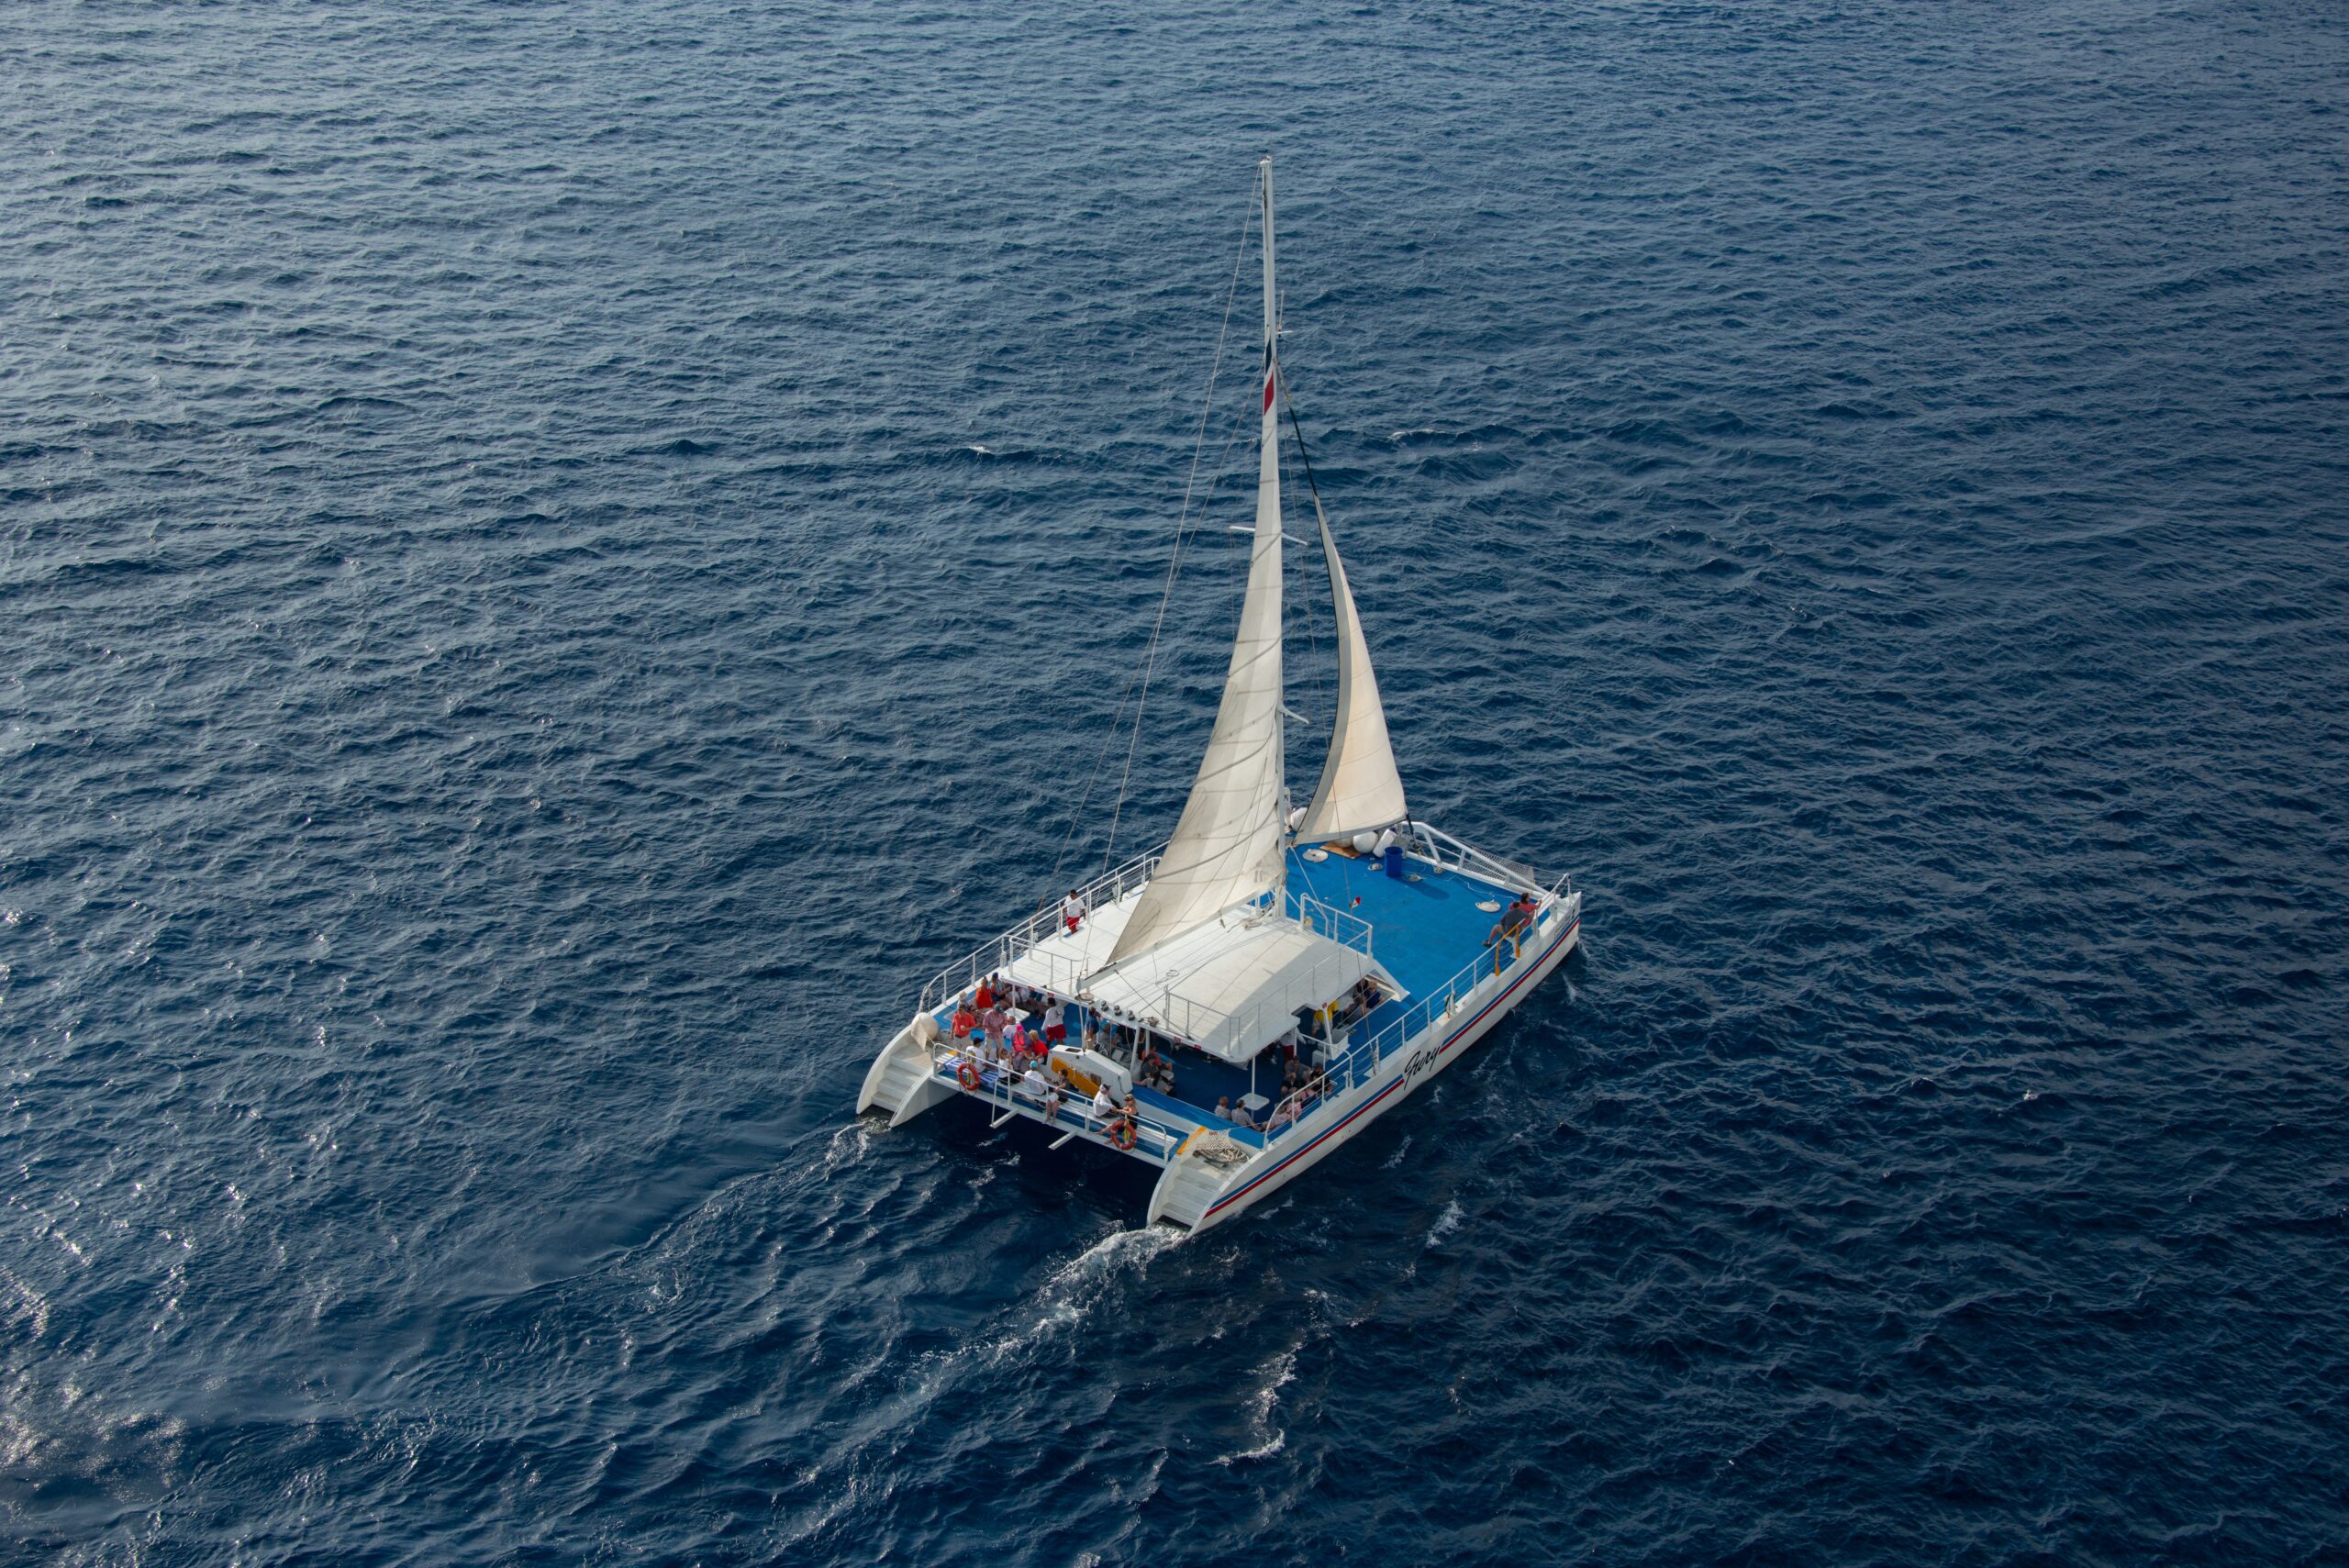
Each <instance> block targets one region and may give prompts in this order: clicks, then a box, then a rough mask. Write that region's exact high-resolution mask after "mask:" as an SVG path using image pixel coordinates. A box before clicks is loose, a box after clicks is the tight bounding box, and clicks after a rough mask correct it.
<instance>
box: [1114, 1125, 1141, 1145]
mask: <svg viewBox="0 0 2349 1568" xmlns="http://www.w3.org/2000/svg"><path fill="white" fill-rule="evenodd" d="M1140 1141H1141V1133H1140V1132H1139V1131H1137V1130H1136V1129H1135V1128H1134V1124H1133V1121H1132V1119H1131V1118H1128V1117H1119V1118H1118V1124H1117V1125H1116V1126H1115V1127H1112V1128H1111V1129H1109V1147H1110V1148H1112V1149H1131V1148H1132V1147H1133V1146H1134V1145H1135V1144H1136V1143H1138V1142H1140Z"/></svg>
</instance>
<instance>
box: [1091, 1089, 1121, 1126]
mask: <svg viewBox="0 0 2349 1568" xmlns="http://www.w3.org/2000/svg"><path fill="white" fill-rule="evenodd" d="M1117 1114H1118V1102H1117V1101H1115V1100H1113V1099H1111V1098H1110V1097H1109V1085H1108V1083H1107V1082H1106V1081H1105V1082H1104V1083H1103V1084H1101V1086H1100V1087H1099V1088H1097V1089H1096V1090H1094V1091H1093V1119H1094V1120H1096V1121H1108V1119H1109V1118H1111V1117H1113V1116H1116V1115H1117Z"/></svg>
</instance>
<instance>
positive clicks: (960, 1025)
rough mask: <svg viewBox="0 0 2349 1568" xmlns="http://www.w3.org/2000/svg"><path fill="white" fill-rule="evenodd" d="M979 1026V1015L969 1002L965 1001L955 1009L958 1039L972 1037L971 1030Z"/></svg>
mask: <svg viewBox="0 0 2349 1568" xmlns="http://www.w3.org/2000/svg"><path fill="white" fill-rule="evenodd" d="M978 1027H979V1019H978V1015H977V1014H975V1013H974V1012H972V1011H971V1006H970V1004H969V1003H967V1002H965V1003H964V1004H963V1006H959V1007H957V1008H955V1009H954V1038H955V1039H956V1040H968V1039H970V1038H971V1031H972V1030H973V1029H976V1028H978Z"/></svg>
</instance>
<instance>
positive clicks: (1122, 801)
mask: <svg viewBox="0 0 2349 1568" xmlns="http://www.w3.org/2000/svg"><path fill="white" fill-rule="evenodd" d="M1255 423H1256V416H1255V413H1254V411H1253V410H1252V409H1249V408H1244V407H1243V408H1242V409H1241V411H1240V416H1239V417H1238V418H1236V419H1235V420H1233V422H1232V426H1231V429H1230V433H1229V434H1227V435H1226V436H1225V437H1224V439H1223V450H1220V451H1219V452H1218V453H1216V460H1215V475H1214V477H1213V478H1211V479H1209V480H1208V487H1207V499H1208V501H1209V502H1212V501H1213V500H1214V498H1215V495H1216V493H1217V492H1218V491H1219V490H1220V489H1222V488H1223V481H1224V477H1225V475H1227V474H1228V473H1230V472H1231V450H1232V448H1234V447H1235V446H1237V445H1239V444H1240V439H1241V437H1242V436H1244V435H1246V434H1247V433H1248V431H1249V430H1250V429H1251V428H1253V427H1254V425H1255ZM1206 526H1207V525H1206V524H1204V523H1200V524H1197V525H1195V526H1194V527H1193V528H1191V530H1190V532H1189V533H1188V534H1178V535H1177V536H1176V538H1175V561H1174V562H1173V563H1172V564H1171V566H1170V568H1169V570H1170V571H1171V572H1173V573H1175V574H1176V575H1180V573H1181V570H1182V562H1183V557H1184V555H1185V553H1186V552H1187V550H1189V548H1190V542H1191V541H1192V540H1193V539H1197V537H1198V532H1199V529H1200V528H1204V527H1206ZM1169 586H1170V588H1171V587H1172V582H1171V580H1170V583H1169ZM1159 613H1160V615H1161V616H1162V617H1163V615H1164V614H1165V606H1164V605H1163V604H1162V605H1161V606H1159ZM1154 636H1155V634H1154V633H1153V637H1154ZM1148 695H1149V689H1148V686H1147V684H1145V686H1144V688H1143V696H1144V700H1147V698H1148ZM1133 723H1134V728H1133V733H1132V735H1131V737H1130V739H1129V740H1128V743H1127V747H1126V768H1125V772H1124V773H1122V774H1120V775H1119V779H1118V804H1117V807H1116V809H1115V810H1113V811H1112V812H1111V813H1110V816H1109V840H1108V843H1107V844H1106V845H1104V846H1103V847H1102V851H1101V870H1102V873H1103V874H1104V875H1107V874H1108V870H1109V867H1110V865H1111V864H1112V863H1113V862H1115V860H1116V858H1117V853H1118V823H1119V818H1120V817H1123V816H1124V814H1125V809H1126V798H1127V793H1128V792H1127V785H1128V783H1129V782H1130V779H1131V778H1132V776H1133V767H1134V748H1135V747H1136V746H1138V745H1140V744H1141V704H1140V703H1137V704H1136V705H1135V706H1134V718H1133ZM1113 733H1114V732H1113Z"/></svg>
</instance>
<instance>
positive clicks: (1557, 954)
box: [1150, 894, 1582, 1234]
mask: <svg viewBox="0 0 2349 1568" xmlns="http://www.w3.org/2000/svg"><path fill="white" fill-rule="evenodd" d="M1581 933H1582V896H1581V895H1579V894H1576V895H1572V896H1571V897H1569V898H1567V899H1564V900H1563V901H1561V902H1560V904H1559V905H1557V906H1555V907H1554V908H1553V909H1552V910H1551V911H1549V912H1548V914H1547V917H1546V918H1545V919H1544V920H1542V922H1541V923H1540V924H1538V925H1537V926H1536V927H1535V929H1534V934H1533V936H1532V938H1531V940H1528V941H1526V942H1525V943H1524V946H1523V954H1524V956H1522V957H1520V959H1519V961H1518V962H1516V963H1514V964H1512V965H1510V966H1509V967H1508V969H1505V970H1503V971H1501V972H1500V973H1498V974H1496V975H1494V976H1492V977H1491V978H1490V979H1488V980H1486V981H1485V982H1484V983H1483V984H1479V985H1478V986H1477V987H1476V988H1475V990H1473V991H1471V992H1469V993H1468V994H1466V995H1464V996H1462V997H1461V998H1460V1000H1459V1003H1458V1004H1457V1005H1456V1006H1454V1007H1453V1009H1452V1011H1451V1012H1449V1013H1447V1014H1445V1015H1443V1016H1442V1017H1441V1018H1438V1019H1437V1020H1436V1021H1435V1022H1434V1023H1432V1024H1431V1025H1430V1026H1429V1027H1428V1028H1427V1029H1424V1030H1422V1031H1420V1033H1419V1034H1418V1035H1416V1036H1414V1037H1413V1038H1412V1039H1411V1040H1409V1041H1408V1042H1407V1043H1406V1044H1405V1045H1404V1046H1403V1047H1402V1048H1401V1049H1400V1050H1397V1051H1394V1052H1393V1053H1392V1054H1390V1055H1389V1056H1387V1057H1386V1060H1384V1061H1382V1062H1380V1063H1379V1064H1378V1070H1377V1072H1376V1073H1374V1074H1373V1075H1372V1076H1371V1077H1370V1079H1369V1080H1368V1081H1367V1082H1365V1083H1364V1084H1359V1085H1357V1086H1355V1087H1353V1088H1351V1089H1347V1090H1345V1091H1344V1092H1342V1093H1341V1094H1340V1095H1338V1096H1337V1097H1336V1099H1335V1101H1334V1103H1332V1104H1331V1105H1330V1106H1328V1107H1327V1108H1326V1109H1325V1110H1324V1112H1323V1113H1322V1117H1321V1118H1316V1119H1315V1122H1314V1123H1313V1124H1310V1125H1308V1126H1306V1127H1301V1128H1299V1129H1298V1132H1299V1134H1300V1136H1304V1137H1305V1139H1306V1140H1305V1141H1304V1142H1303V1143H1301V1144H1299V1143H1296V1142H1293V1141H1289V1140H1283V1141H1281V1142H1278V1143H1275V1144H1274V1145H1272V1146H1271V1147H1269V1148H1267V1149H1265V1150H1264V1151H1262V1152H1261V1153H1259V1154H1257V1155H1256V1156H1255V1157H1254V1158H1252V1159H1251V1160H1249V1161H1248V1162H1247V1163H1245V1164H1243V1165H1241V1166H1238V1167H1236V1168H1235V1169H1233V1170H1232V1171H1231V1172H1230V1174H1229V1175H1228V1176H1227V1177H1226V1178H1224V1179H1223V1180H1222V1181H1220V1182H1219V1183H1218V1184H1216V1186H1215V1187H1214V1188H1213V1189H1212V1191H1211V1192H1207V1193H1201V1195H1202V1196H1203V1197H1205V1200H1206V1201H1205V1202H1203V1203H1198V1204H1195V1205H1186V1204H1184V1203H1183V1202H1182V1196H1183V1195H1185V1194H1186V1192H1196V1191H1198V1190H1199V1189H1200V1188H1202V1187H1204V1186H1205V1184H1204V1183H1203V1182H1201V1181H1199V1180H1198V1179H1197V1177H1192V1178H1190V1179H1188V1180H1186V1179H1185V1167H1186V1164H1190V1163H1193V1162H1190V1161H1187V1160H1186V1159H1183V1158H1177V1159H1176V1160H1175V1162H1173V1163H1172V1164H1171V1165H1170V1166H1169V1167H1168V1169H1167V1173H1166V1174H1165V1175H1164V1176H1163V1177H1161V1178H1160V1179H1159V1184H1158V1191H1157V1192H1156V1193H1155V1194H1154V1195H1152V1200H1151V1207H1150V1218H1151V1219H1152V1221H1160V1220H1165V1221H1172V1222H1174V1223H1175V1224H1179V1225H1184V1226H1186V1227H1187V1228H1188V1229H1190V1230H1191V1231H1192V1232H1193V1233H1194V1234H1196V1233H1197V1232H1198V1231H1201V1230H1205V1229H1208V1227H1209V1226H1211V1225H1220V1224H1222V1223H1223V1222H1224V1221H1225V1220H1227V1219H1230V1218H1235V1217H1237V1216H1239V1215H1241V1214H1243V1213H1245V1212H1247V1210H1249V1209H1250V1208H1252V1207H1255V1206H1256V1205H1257V1204H1260V1203H1262V1202H1264V1199H1266V1198H1267V1197H1270V1196H1271V1195H1273V1194H1274V1193H1276V1192H1278V1191H1279V1190H1280V1189H1281V1188H1282V1187H1284V1186H1286V1185H1287V1184H1289V1183H1290V1182H1291V1181H1292V1180H1294V1179H1295V1178H1297V1176H1300V1175H1302V1174H1304V1173H1306V1172H1307V1171H1309V1170H1311V1169H1312V1168H1313V1167H1314V1166H1315V1165H1317V1164H1319V1163H1320V1162H1322V1161H1323V1160H1325V1159H1327V1158H1329V1156H1330V1155H1331V1154H1333V1153H1335V1152H1336V1151H1338V1150H1340V1149H1341V1148H1343V1147H1344V1146H1345V1144H1346V1143H1347V1141H1348V1140H1351V1139H1353V1138H1354V1137H1355V1136H1357V1135H1358V1134H1360V1133H1361V1132H1362V1131H1363V1129H1365V1128H1367V1127H1369V1126H1370V1124H1371V1123H1373V1122H1375V1121H1376V1120H1377V1119H1378V1118H1380V1117H1382V1116H1385V1115H1386V1113H1387V1112H1388V1111H1390V1110H1393V1109H1394V1108H1395V1107H1396V1106H1399V1105H1401V1104H1402V1103H1403V1102H1404V1101H1405V1100H1407V1099H1408V1098H1410V1097H1411V1095H1414V1094H1416V1093H1418V1092H1419V1090H1420V1089H1421V1088H1423V1087H1425V1086H1426V1085H1427V1084H1429V1083H1430V1082H1431V1081H1432V1080H1433V1079H1434V1077H1435V1075H1436V1074H1437V1073H1441V1072H1442V1071H1443V1070H1444V1069H1445V1068H1447V1067H1449V1066H1451V1065H1452V1064H1453V1062H1457V1061H1459V1060H1460V1058H1461V1057H1463V1056H1464V1055H1466V1054H1467V1052H1468V1048H1469V1047H1470V1046H1472V1045H1474V1044H1475V1043H1476V1042H1477V1041H1478V1040H1482V1039H1484V1037H1485V1036H1486V1034H1488V1033H1490V1032H1491V1031H1492V1029H1493V1027H1494V1026H1495V1025H1497V1024H1498V1023H1499V1022H1500V1021H1501V1020H1502V1019H1503V1018H1507V1017H1508V1014H1509V1012H1510V1010H1511V1009H1512V1008H1514V1007H1515V1006H1517V1005H1518V1004H1519V1003H1520V1002H1521V1001H1523V1000H1524V999H1525V998H1526V996H1527V995H1530V994H1531V992H1532V990H1533V988H1534V987H1535V986H1537V985H1539V984H1542V981H1543V980H1544V979H1546V978H1547V977H1548V976H1549V973H1550V972H1551V971H1552V970H1553V969H1555V968H1557V967H1558V965H1559V964H1561V963H1563V962H1565V958H1566V955H1567V954H1568V953H1570V952H1572V951H1574V947H1575V942H1576V941H1578V940H1580V939H1581ZM1324 1118H1327V1119H1326V1120H1324ZM1186 1208H1188V1209H1190V1210H1191V1211H1192V1212H1190V1213H1186V1212H1183V1211H1184V1210H1185V1209H1186ZM1194 1214H1195V1215H1196V1218H1193V1215H1194Z"/></svg>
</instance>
